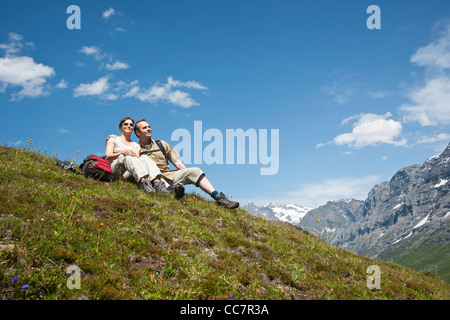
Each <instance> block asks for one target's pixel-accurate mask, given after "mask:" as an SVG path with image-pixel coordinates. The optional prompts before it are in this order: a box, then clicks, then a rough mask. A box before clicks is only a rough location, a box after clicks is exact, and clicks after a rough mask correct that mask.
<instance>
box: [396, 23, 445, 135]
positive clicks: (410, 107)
mask: <svg viewBox="0 0 450 320" xmlns="http://www.w3.org/2000/svg"><path fill="white" fill-rule="evenodd" d="M411 62H412V63H415V64H417V65H419V66H424V67H425V68H426V71H427V73H426V74H427V78H426V80H425V84H424V85H422V86H419V87H417V88H414V89H412V90H410V92H409V93H408V97H409V99H410V103H406V104H403V105H402V106H401V108H400V110H401V111H403V112H405V116H404V118H403V120H404V121H405V122H413V121H418V122H419V123H420V124H421V125H422V126H436V125H438V124H448V123H450V77H449V76H448V75H447V74H446V71H447V69H449V68H450V24H447V25H445V26H444V28H443V31H442V32H441V34H440V37H439V38H438V39H437V40H435V41H433V42H432V43H430V44H428V45H427V46H424V47H422V48H419V49H418V50H417V51H416V52H415V53H414V54H413V55H412V56H411Z"/></svg>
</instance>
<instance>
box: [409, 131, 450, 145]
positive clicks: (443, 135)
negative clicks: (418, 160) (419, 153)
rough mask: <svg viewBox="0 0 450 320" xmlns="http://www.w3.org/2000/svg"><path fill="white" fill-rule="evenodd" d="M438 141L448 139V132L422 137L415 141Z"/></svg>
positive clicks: (449, 135)
mask: <svg viewBox="0 0 450 320" xmlns="http://www.w3.org/2000/svg"><path fill="white" fill-rule="evenodd" d="M438 141H450V134H448V133H440V134H438V135H435V136H432V137H422V138H421V139H420V140H419V141H417V143H433V142H438Z"/></svg>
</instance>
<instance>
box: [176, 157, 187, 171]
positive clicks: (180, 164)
mask: <svg viewBox="0 0 450 320" xmlns="http://www.w3.org/2000/svg"><path fill="white" fill-rule="evenodd" d="M173 165H174V166H175V168H177V169H178V170H183V169H186V165H185V164H184V163H183V162H182V161H181V160H179V159H177V161H176V162H175V163H174V164H173Z"/></svg>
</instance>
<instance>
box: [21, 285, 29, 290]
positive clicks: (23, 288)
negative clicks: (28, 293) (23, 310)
mask: <svg viewBox="0 0 450 320" xmlns="http://www.w3.org/2000/svg"><path fill="white" fill-rule="evenodd" d="M29 287H30V286H29V285H28V284H26V285H24V286H23V287H22V290H27V289H28V288H29Z"/></svg>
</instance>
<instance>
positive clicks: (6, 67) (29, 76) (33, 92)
mask: <svg viewBox="0 0 450 320" xmlns="http://www.w3.org/2000/svg"><path fill="white" fill-rule="evenodd" d="M54 74H55V71H54V69H53V68H52V67H49V66H45V65H43V64H42V63H36V62H34V60H33V58H31V57H25V56H23V57H12V56H8V57H5V58H0V82H1V83H2V86H3V91H4V90H5V89H6V87H7V86H13V87H15V86H19V87H22V90H20V91H19V92H18V93H14V94H13V95H12V96H13V100H20V99H22V98H24V97H32V98H35V97H39V96H45V95H48V94H49V92H48V90H46V87H45V84H46V81H47V80H46V79H47V78H49V77H52V76H53V75H54Z"/></svg>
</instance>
